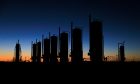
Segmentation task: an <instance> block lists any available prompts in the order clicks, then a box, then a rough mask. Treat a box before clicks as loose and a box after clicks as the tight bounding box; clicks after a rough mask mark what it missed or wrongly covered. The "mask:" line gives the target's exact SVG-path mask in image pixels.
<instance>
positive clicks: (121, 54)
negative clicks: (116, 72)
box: [118, 42, 125, 62]
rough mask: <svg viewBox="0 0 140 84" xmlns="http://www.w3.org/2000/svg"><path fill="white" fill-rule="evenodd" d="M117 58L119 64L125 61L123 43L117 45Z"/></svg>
mask: <svg viewBox="0 0 140 84" xmlns="http://www.w3.org/2000/svg"><path fill="white" fill-rule="evenodd" d="M118 57H119V61H120V62H124V61H125V49H124V42H123V43H118Z"/></svg>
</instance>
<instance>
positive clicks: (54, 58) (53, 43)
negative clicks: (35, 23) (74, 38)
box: [50, 35, 58, 64]
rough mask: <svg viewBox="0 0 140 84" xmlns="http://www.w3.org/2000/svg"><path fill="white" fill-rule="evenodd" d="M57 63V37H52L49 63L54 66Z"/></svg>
mask: <svg viewBox="0 0 140 84" xmlns="http://www.w3.org/2000/svg"><path fill="white" fill-rule="evenodd" d="M57 62H58V60H57V36H55V35H53V36H51V57H50V63H51V64H56V63H57Z"/></svg>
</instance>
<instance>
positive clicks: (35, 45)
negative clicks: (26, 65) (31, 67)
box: [31, 42, 37, 63]
mask: <svg viewBox="0 0 140 84" xmlns="http://www.w3.org/2000/svg"><path fill="white" fill-rule="evenodd" d="M31 54H32V55H31V56H32V57H31V59H32V62H33V63H35V62H37V60H36V59H37V44H36V43H33V42H32V48H31Z"/></svg>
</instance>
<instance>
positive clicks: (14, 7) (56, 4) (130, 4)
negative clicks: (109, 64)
mask: <svg viewBox="0 0 140 84" xmlns="http://www.w3.org/2000/svg"><path fill="white" fill-rule="evenodd" d="M139 4H140V1H139V0H97V1H96V0H0V60H9V59H12V57H13V56H14V47H15V44H16V42H17V40H18V39H19V40H20V43H21V47H22V55H23V56H30V55H31V53H30V51H31V41H35V39H36V38H38V39H40V40H41V35H42V34H45V35H46V36H48V32H51V34H56V35H58V27H59V26H60V27H61V30H62V31H67V32H70V22H71V21H73V22H74V25H75V26H80V27H81V29H83V47H84V54H87V53H88V50H89V41H88V40H89V37H88V35H89V33H88V31H89V29H88V14H89V13H91V14H92V16H93V18H96V19H100V20H101V21H103V30H104V41H105V42H104V46H105V47H104V49H105V56H116V55H117V43H118V42H122V41H125V42H126V47H125V48H126V56H127V58H128V59H130V60H133V59H134V60H140V52H139V50H140V45H139V43H140V38H139V36H140V24H139V22H140V5H139ZM28 58H29V57H28Z"/></svg>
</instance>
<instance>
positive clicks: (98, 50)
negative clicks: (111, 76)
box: [89, 15, 104, 63]
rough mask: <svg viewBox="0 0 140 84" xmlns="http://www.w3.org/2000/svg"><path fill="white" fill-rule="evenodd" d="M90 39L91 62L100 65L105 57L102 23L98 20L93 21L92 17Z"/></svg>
mask: <svg viewBox="0 0 140 84" xmlns="http://www.w3.org/2000/svg"><path fill="white" fill-rule="evenodd" d="M89 38H90V41H89V42H90V46H89V47H90V49H89V55H90V60H91V62H94V63H100V62H102V59H103V56H104V48H103V46H104V43H103V30H102V22H101V21H98V20H95V21H91V15H90V16H89Z"/></svg>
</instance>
